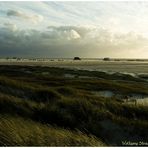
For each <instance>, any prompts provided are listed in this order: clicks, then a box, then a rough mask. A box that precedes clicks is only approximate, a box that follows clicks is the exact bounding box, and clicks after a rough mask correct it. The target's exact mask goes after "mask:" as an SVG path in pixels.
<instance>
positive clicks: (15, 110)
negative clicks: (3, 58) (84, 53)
mask: <svg viewBox="0 0 148 148" xmlns="http://www.w3.org/2000/svg"><path fill="white" fill-rule="evenodd" d="M0 69H2V70H3V71H2V73H1V74H0V117H1V121H0V142H1V143H0V144H1V145H3V146H5V145H7V146H28V145H30V146H31V145H32V146H98V145H102V144H103V143H104V145H105V144H107V145H109V146H114V145H116V146H117V145H122V142H121V141H122V140H124V139H130V140H146V137H147V136H146V135H147V132H148V131H147V129H148V118H147V117H148V108H147V106H139V105H134V104H125V103H122V101H121V99H117V98H104V97H100V96H95V95H93V93H91V92H92V91H99V90H111V91H114V92H118V93H121V94H123V95H126V94H130V93H140V94H148V87H147V86H148V84H147V83H146V82H142V81H140V80H138V81H137V80H136V81H135V80H132V81H131V79H129V81H127V80H128V78H126V81H123V79H122V78H120V77H119V76H117V79H116V81H115V77H114V79H113V80H112V76H110V75H109V76H108V78H107V79H106V77H104V78H105V79H102V77H103V74H102V73H100V78H101V79H100V78H99V73H97V74H94V72H92V75H93V76H94V75H95V76H96V75H97V77H98V78H93V79H90V78H89V79H88V78H81V79H80V78H65V77H64V74H65V73H67V72H68V73H71V74H77V75H87V74H89V76H90V74H91V72H86V71H73V70H68V69H61V68H59V69H58V68H48V67H31V66H28V67H27V66H26V67H22V66H5V67H4V66H0ZM17 71H18V72H17ZM26 71H29V72H30V73H26ZM44 71H45V72H48V73H49V74H48V75H43V74H42V73H43V72H44ZM15 73H16V75H15ZM60 73H61V75H60ZM54 74H55V75H54ZM49 125H50V126H49ZM108 126H111V128H108ZM137 129H138V130H137ZM19 131H21V132H19ZM25 131H26V132H25ZM78 131H79V132H78ZM80 131H81V132H80ZM125 133H126V134H125ZM15 135H16V136H15ZM37 135H39V136H37ZM90 135H91V136H90ZM29 137H31V138H29ZM96 137H97V138H96ZM112 137H114V138H112ZM98 139H101V141H103V142H101V141H100V140H98Z"/></svg>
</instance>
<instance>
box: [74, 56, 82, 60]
mask: <svg viewBox="0 0 148 148" xmlns="http://www.w3.org/2000/svg"><path fill="white" fill-rule="evenodd" d="M73 60H81V59H80V58H79V57H74V59H73Z"/></svg>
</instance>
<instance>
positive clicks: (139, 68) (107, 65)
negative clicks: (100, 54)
mask: <svg viewBox="0 0 148 148" xmlns="http://www.w3.org/2000/svg"><path fill="white" fill-rule="evenodd" d="M0 65H30V66H48V67H64V68H71V69H82V70H95V71H106V72H123V73H134V74H137V73H142V74H143V73H144V74H146V73H148V62H147V61H143V62H141V61H138V62H136V61H101V60H80V61H73V60H47V61H46V60H43V61H32V60H23V61H16V60H0Z"/></svg>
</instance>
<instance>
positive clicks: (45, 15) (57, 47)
mask: <svg viewBox="0 0 148 148" xmlns="http://www.w3.org/2000/svg"><path fill="white" fill-rule="evenodd" d="M11 56H16V57H44V58H72V57H75V56H79V57H83V58H103V57H111V58H148V1H145V2H142V1H134V2H131V1H124V2H121V1H92V2H88V1H81V2H78V1H75V2H74V1H71V2H70V1H65V2H64V1H36V2H33V1H26V2H23V1H20V2H19V1H9V2H2V1H0V57H11Z"/></svg>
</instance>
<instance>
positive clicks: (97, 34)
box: [0, 12, 147, 58]
mask: <svg viewBox="0 0 148 148" xmlns="http://www.w3.org/2000/svg"><path fill="white" fill-rule="evenodd" d="M10 14H11V15H12V14H13V15H20V14H17V13H15V12H11V13H10V12H9V13H8V14H7V15H10ZM0 34H1V35H0V55H1V56H21V57H54V58H56V57H74V56H81V57H103V56H113V55H115V56H118V55H119V56H120V57H121V56H122V55H124V54H126V52H127V51H129V50H135V51H136V49H138V48H139V47H141V46H146V43H147V39H145V38H144V37H142V36H139V35H136V34H134V33H128V34H112V33H111V32H110V31H108V30H106V29H102V28H92V27H76V26H60V27H54V26H49V27H47V29H45V31H38V30H19V29H18V28H17V27H16V25H14V24H10V23H6V24H4V27H2V28H0Z"/></svg>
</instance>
